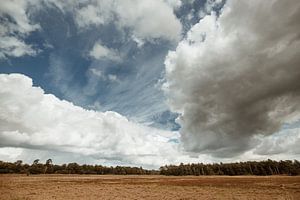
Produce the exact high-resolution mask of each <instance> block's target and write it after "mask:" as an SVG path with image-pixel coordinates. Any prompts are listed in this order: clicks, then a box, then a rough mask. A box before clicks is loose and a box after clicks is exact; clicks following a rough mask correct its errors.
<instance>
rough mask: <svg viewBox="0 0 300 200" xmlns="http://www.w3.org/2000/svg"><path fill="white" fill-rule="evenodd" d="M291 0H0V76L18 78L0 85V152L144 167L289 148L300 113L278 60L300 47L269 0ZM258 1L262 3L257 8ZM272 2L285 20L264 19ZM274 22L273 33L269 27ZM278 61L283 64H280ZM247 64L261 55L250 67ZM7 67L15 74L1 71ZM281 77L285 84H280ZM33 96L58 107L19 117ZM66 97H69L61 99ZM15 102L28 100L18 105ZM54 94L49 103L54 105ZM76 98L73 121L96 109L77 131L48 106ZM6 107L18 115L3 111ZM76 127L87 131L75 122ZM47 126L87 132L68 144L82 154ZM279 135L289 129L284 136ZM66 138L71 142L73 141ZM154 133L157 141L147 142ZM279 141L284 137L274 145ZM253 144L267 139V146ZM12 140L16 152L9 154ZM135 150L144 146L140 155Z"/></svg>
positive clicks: (285, 152)
mask: <svg viewBox="0 0 300 200" xmlns="http://www.w3.org/2000/svg"><path fill="white" fill-rule="evenodd" d="M261 4H262V5H261ZM294 4H297V5H298V3H296V2H294V1H293V0H291V2H290V3H288V4H287V5H284V6H283V5H281V3H279V2H278V1H277V0H273V1H272V2H271V3H261V2H259V1H253V2H252V3H247V2H244V1H243V2H238V1H235V0H230V1H225V0H223V1H222V0H157V1H147V0H142V1H134V0H126V1H119V0H115V1H107V0H82V1H79V2H76V3H75V2H72V1H60V0H49V1H47V0H43V1H37V0H22V1H19V2H17V1H8V2H5V3H4V2H2V5H1V6H0V23H1V26H0V37H1V40H0V44H1V47H0V74H2V75H3V81H4V79H5V80H6V79H7V81H4V82H2V84H3V85H4V84H6V83H7V82H11V83H12V84H17V83H14V81H13V80H15V81H16V82H19V84H20V85H19V86H16V88H18V87H19V88H23V89H21V90H22V91H19V92H20V94H17V93H13V92H12V91H13V90H12V89H9V90H8V91H6V93H3V95H2V96H1V98H2V100H3V102H9V103H6V104H3V106H4V107H5V108H3V111H1V112H3V113H4V110H6V109H8V108H11V109H12V110H8V111H6V112H7V113H11V115H10V114H3V116H2V118H1V119H2V120H3V122H2V121H1V123H2V124H4V125H5V127H6V128H3V130H1V131H2V134H3V136H1V137H2V139H3V141H4V142H2V143H1V144H0V146H1V148H2V150H1V151H0V159H1V158H3V159H8V160H9V159H16V158H22V159H25V160H26V161H29V160H30V159H33V157H34V156H38V157H42V158H44V157H45V159H46V157H49V156H52V157H53V156H56V160H58V161H59V162H60V161H61V162H62V160H64V159H66V158H67V157H68V158H70V161H72V160H71V159H74V160H76V161H78V162H92V163H93V162H95V163H97V162H100V161H101V162H104V163H107V164H116V163H118V164H130V165H136V164H138V165H139V164H140V165H144V166H146V167H150V168H151V167H153V166H155V167H156V166H159V164H161V163H159V162H157V161H156V160H157V158H159V159H161V162H165V163H176V162H181V161H187V162H190V161H195V162H198V161H208V162H209V161H223V160H225V161H226V160H240V159H243V158H249V159H263V158H265V157H272V156H274V158H284V157H287V158H294V157H297V156H298V155H299V154H298V153H300V152H299V151H298V149H295V147H294V146H295V143H297V142H298V140H299V139H297V137H298V136H297V134H296V133H298V132H299V131H298V127H299V125H298V124H299V119H300V117H299V115H298V114H299V112H298V111H299V107H298V103H297V101H298V93H297V92H298V89H299V87H298V85H297V84H296V83H295V80H297V78H298V77H297V76H296V75H294V76H292V77H291V78H290V79H286V78H285V77H286V76H288V75H289V72H288V71H293V70H294V71H295V70H297V68H296V67H294V66H295V64H294V63H297V62H298V60H297V59H296V57H295V56H294V54H295V53H297V52H298V51H299V50H298V49H297V46H295V45H294V44H295V42H291V41H293V38H294V36H293V32H295V30H297V27H298V26H296V25H295V26H291V25H289V23H286V21H290V22H291V23H290V24H293V22H294V20H295V19H296V17H291V16H287V15H286V14H284V13H282V12H279V11H281V10H280V9H279V10H276V9H277V8H278V7H280V8H281V7H284V8H285V9H290V12H291V13H295V16H297V13H298V11H296V10H293V7H294V6H293V5H294ZM263 6H265V7H270V8H272V9H269V10H267V11H264V10H262V9H259V8H261V7H263ZM272 6H273V7H272ZM251 9H256V10H257V14H256V15H255V14H253V13H251ZM268 12H269V13H268ZM274 12H277V13H278V16H276V20H277V22H276V23H277V24H279V25H280V26H283V27H285V28H280V27H278V26H274V23H275V21H272V20H271V19H268V20H266V16H268V15H271V14H273V13H274ZM284 20H285V21H284ZM246 21H247V22H248V25H249V26H247V23H245V22H246ZM263 21H265V24H263ZM257 27H259V28H257ZM265 27H273V28H269V29H266V28H265ZM275 32H277V33H278V34H277V35H275V36H274V37H271V35H272V34H274V33H275ZM289 42H290V43H289ZM270 44H272V45H270ZM287 44H289V45H287ZM280 45H281V47H279V46H280ZM293 45H294V46H293ZM293 49H296V50H295V51H292V50H293ZM266 52H267V53H266ZM274 52H275V53H274ZM284 52H285V53H284ZM266 55H267V56H266ZM251 56H252V57H253V58H255V59H252V57H251ZM277 58H282V60H283V61H278V60H277ZM286 58H289V59H290V61H287V60H285V59H286ZM280 62H282V63H281V64H279V63H280ZM261 64H262V65H261ZM283 64H286V65H289V66H291V67H290V68H288V69H286V71H285V70H283V71H284V72H282V68H280V66H282V65H283ZM258 66H264V67H263V68H261V69H260V70H258V68H257V67H258ZM11 73H14V74H19V75H21V76H16V77H15V75H13V76H11V77H10V78H7V77H6V76H5V75H4V74H11ZM269 73H274V74H275V75H276V74H277V75H278V79H273V78H272V77H269V76H267V74H269ZM282 74H284V75H282ZM295 74H296V73H295ZM285 75H286V76H285ZM17 80H19V81H17ZM30 80H32V82H33V85H31V84H30ZM282 82H284V83H286V84H283V85H284V86H282V88H281V89H280V88H279V85H280V84H279V83H282ZM21 84H24V85H21ZM26 85H27V86H26ZM25 86H26V87H25ZM7 87H10V86H7ZM11 87H12V88H14V87H15V86H14V85H12V86H11ZM28 88H30V89H28ZM38 88H41V90H42V92H41V91H40V90H39V89H38ZM253 88H255V90H253ZM258 88H260V89H258ZM278 88H279V89H278ZM293 88H296V89H293ZM245 91H247V92H245ZM7 93H9V94H10V95H11V97H10V99H8V97H9V96H7ZM31 93H32V95H33V96H35V95H36V99H34V100H30V101H29V102H27V97H26V95H27V94H31ZM47 94H51V95H53V96H54V97H55V99H54V100H53V99H52V96H51V95H50V96H49V95H47ZM241 94H242V95H241ZM290 94H293V95H290ZM16 98H21V99H22V98H24V102H23V101H20V102H19V101H17V102H14V101H13V100H12V99H15V100H16ZM40 99H44V100H40ZM44 101H45V102H48V103H45V102H44ZM32 102H35V103H34V104H35V105H34V106H35V107H37V108H36V109H37V110H39V109H40V110H44V109H46V107H47V109H46V111H45V115H51V112H53V113H54V114H53V116H57V118H55V119H48V118H47V119H44V121H42V120H41V121H39V120H38V119H31V118H30V119H31V120H32V122H28V123H29V124H30V125H28V123H27V122H26V120H27V119H26V120H25V119H24V118H23V117H21V116H23V114H24V117H25V118H26V116H28V115H29V113H31V112H32V110H31V109H29V108H30V106H32V104H33V103H32ZM66 102H68V103H70V105H69V104H67V105H65V103H66ZM262 102H263V103H262ZM18 103H19V104H20V105H19V104H18ZM26 103H28V109H27V110H22V109H24V107H23V106H22V105H23V104H26ZM57 105H60V106H58V107H59V108H57V109H54V108H56V106H57ZM286 105H288V106H286ZM18 106H20V107H18ZM65 106H66V107H65ZM72 106H73V107H72ZM14 107H17V108H18V109H17V108H14ZM50 108H51V109H52V111H51V109H50ZM61 108H65V109H61ZM77 108H80V109H81V108H82V109H84V110H85V112H82V114H79V115H78V118H76V119H77V120H79V121H81V120H82V121H83V122H84V123H83V124H85V119H83V118H81V117H87V116H88V117H89V118H90V117H91V119H92V120H90V121H93V120H94V118H93V117H92V116H94V114H93V112H94V111H95V112H96V116H97V117H96V118H97V119H98V118H99V119H102V121H99V122H98V123H95V124H93V123H92V124H90V122H86V123H87V125H85V126H84V125H82V126H80V127H78V131H77V130H73V128H72V127H71V126H72V125H70V122H71V121H72V122H74V123H76V120H75V119H73V118H72V117H70V118H69V117H66V119H64V118H60V117H61V114H59V113H65V114H64V115H65V116H67V115H71V114H70V113H73V111H71V110H72V109H77ZM49 109H50V110H49ZM60 109H61V110H60ZM20 110H21V111H22V112H21V111H20ZM15 112H20V113H18V114H17V113H15ZM78 113H81V111H80V112H79V111H78ZM17 115H19V116H20V119H18V120H16V119H15V118H14V116H17ZM94 117H95V116H94ZM111 118H112V119H115V120H116V122H114V120H111ZM125 119H126V120H128V123H127V122H126V123H125V121H126V120H125ZM255 119H257V120H255ZM52 120H54V121H56V123H57V124H58V125H57V127H56V126H55V127H53V130H52V131H49V130H48V129H45V128H42V125H43V126H45V123H46V122H47V123H46V124H51V123H54V122H53V121H52ZM64 120H65V121H64ZM74 120H75V121H74ZM103 120H104V121H106V120H108V122H103ZM110 120H111V121H110ZM124 120H125V121H124ZM25 122H26V123H25ZM33 122H36V123H37V124H39V125H37V126H38V127H41V129H37V128H36V126H35V125H34V124H31V123H33ZM115 123H116V124H117V125H115V126H114V125H113V124H115ZM97 124H101V125H97ZM49 126H50V125H49ZM89 126H91V127H92V128H90V127H89ZM3 127H4V126H3ZM7 127H9V128H7ZM12 127H13V128H12ZM18 127H19V128H18ZM24 127H25V128H24ZM62 127H64V128H62ZM87 127H88V128H87ZM125 127H126V128H128V130H127V129H126V130H125V129H124V128H125ZM129 127H130V128H129ZM282 127H283V128H282ZM23 128H24V129H23ZM46 128H47V127H46ZM49 128H50V127H49ZM87 129H88V130H89V131H90V132H88V133H86V131H87ZM28 130H30V131H29V132H28ZM56 130H57V131H58V132H60V131H62V132H64V131H70V134H71V135H70V137H71V138H72V137H74V138H76V137H77V136H78V134H79V135H81V137H83V138H84V139H83V140H84V141H87V144H84V145H83V146H80V145H79V146H80V148H82V149H83V150H82V151H83V152H85V153H83V155H85V156H86V157H85V159H83V158H82V157H81V156H80V155H81V154H80V153H78V151H76V150H73V149H70V148H69V147H68V145H67V144H63V143H61V141H60V140H58V139H57V138H60V137H61V135H55V133H54V132H55V131H56ZM79 130H80V131H79ZM108 130H110V131H108ZM139 130H140V132H142V133H139V134H138V133H136V132H139ZM7 131H14V134H15V133H16V132H18V133H19V134H21V135H22V134H25V135H28V137H32V136H33V135H38V136H41V135H40V134H49V138H50V140H51V138H52V139H55V141H56V142H53V143H49V144H48V143H45V144H46V146H47V145H48V147H47V148H44V149H43V148H40V146H41V144H44V142H45V141H43V140H42V139H41V140H39V141H36V142H28V141H27V140H26V141H27V142H26V141H25V139H24V138H22V137H21V136H20V135H18V134H17V135H15V136H13V137H15V138H19V137H20V141H19V140H16V139H12V138H7V137H6V134H7ZM126 131H127V132H128V133H126ZM285 131H286V133H285ZM73 132H74V133H73ZM149 132H151V134H150V135H151V136H148V134H149ZM152 132H153V135H152ZM106 133H107V134H112V135H114V134H116V135H115V136H111V137H115V138H114V139H112V141H115V142H117V143H121V144H123V142H124V148H126V142H127V143H128V145H129V146H130V145H132V146H131V149H132V151H129V152H127V153H125V154H122V153H120V152H122V151H123V150H122V148H121V147H123V146H122V145H121V147H120V148H121V150H120V149H118V148H113V149H109V148H107V149H108V150H107V149H106V150H107V151H104V150H105V148H106V147H105V145H104V146H101V145H102V143H101V145H100V143H93V142H92V141H94V140H95V139H92V138H94V136H95V134H96V135H97V136H99V137H103V138H106V137H109V136H106ZM11 134H12V135H13V133H11ZM84 134H86V136H84ZM130 134H132V135H130ZM135 134H137V135H135ZM285 134H286V135H285ZM82 135H83V136H82ZM121 135H123V137H125V138H127V137H128V138H131V139H128V138H127V139H128V140H124V141H123V140H122V139H120V138H118V137H120V136H121ZM281 136H282V137H283V136H288V137H290V138H292V139H291V140H290V141H289V142H287V141H283V139H282V138H281ZM133 137H138V138H139V137H140V138H141V141H145V142H144V143H145V144H142V146H143V145H144V146H145V149H140V148H139V145H141V144H140V143H138V142H137V141H139V140H135V139H133ZM149 137H150V139H149ZM270 137H271V139H270ZM272 138H274V140H273V139H272ZM56 139H57V140H56ZM74 140H75V139H74ZM13 141H19V142H17V143H14V142H13ZM112 141H110V140H108V141H107V142H108V143H107V144H108V145H113V144H114V143H113V142H112ZM157 141H159V142H157ZM131 142H132V143H131ZM147 142H149V147H148V146H147V145H146V144H148V143H147ZM75 143H76V142H74V144H73V143H72V145H74V146H76V145H75ZM142 143H143V142H142ZM276 144H277V145H278V144H279V146H280V148H279V149H277V148H276ZM155 145H158V146H157V149H156V150H157V151H156V150H154V149H153V148H155ZM286 145H287V146H290V147H283V146H286ZM146 146H147V148H146ZM151 146H152V147H151ZM164 146H166V147H164ZM263 146H268V147H269V149H273V150H270V153H266V152H267V151H266V149H264V148H263ZM150 147H151V148H150ZM14 148H15V149H16V152H19V153H17V154H16V155H15V156H8V155H9V154H11V153H10V152H11V151H13V149H14ZM74 148H75V147H74ZM78 148H79V147H78ZM103 148H104V149H103ZM149 148H150V149H149ZM164 148H169V150H168V151H170V152H174V155H173V156H170V155H169V154H165V153H161V152H160V151H165V149H164ZM34 149H35V150H34ZM36 149H39V150H36ZM146 150H148V151H149V152H152V153H149V155H148V154H147V156H144V157H143V156H141V155H145V152H144V151H146ZM57 152H58V153H57ZM100 152H101V154H103V155H102V156H100ZM123 152H124V151H123ZM274 152H276V153H274ZM29 155H30V156H29ZM33 155H34V156H33ZM245 155H246V156H245ZM141 157H143V158H141ZM54 160H55V159H54Z"/></svg>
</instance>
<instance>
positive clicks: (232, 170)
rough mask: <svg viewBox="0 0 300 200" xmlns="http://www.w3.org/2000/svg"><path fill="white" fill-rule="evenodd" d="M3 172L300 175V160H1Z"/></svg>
mask: <svg viewBox="0 0 300 200" xmlns="http://www.w3.org/2000/svg"><path fill="white" fill-rule="evenodd" d="M0 173H2V174H3V173H18V174H27V175H30V174H99V175H103V174H116V175H167V176H187V175H194V176H201V175H229V176H240V175H258V176H267V175H289V176H296V175H300V162H299V161H298V160H294V161H291V160H280V161H274V160H270V159H269V160H265V161H247V162H236V163H213V164H203V163H197V164H194V163H193V164H183V163H181V164H180V165H165V166H162V167H160V168H159V170H147V169H143V168H142V167H128V166H115V167H112V166H111V167H107V166H102V165H86V164H84V165H79V164H77V163H68V164H62V165H57V164H53V162H52V159H48V160H47V161H46V162H45V163H44V164H43V163H40V162H39V159H36V160H34V161H33V163H32V164H27V163H23V161H21V160H18V161H16V162H13V163H12V162H4V161H0Z"/></svg>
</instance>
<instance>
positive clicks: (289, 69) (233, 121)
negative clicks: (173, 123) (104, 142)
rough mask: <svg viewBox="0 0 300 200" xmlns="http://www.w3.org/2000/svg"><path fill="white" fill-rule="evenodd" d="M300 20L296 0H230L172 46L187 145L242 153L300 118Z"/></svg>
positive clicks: (175, 99) (171, 90)
mask: <svg viewBox="0 0 300 200" xmlns="http://www.w3.org/2000/svg"><path fill="white" fill-rule="evenodd" d="M254 11H255V12H254ZM299 20H300V2H299V1H296V0H288V1H284V2H283V1H279V0H271V1H259V0H253V1H238V0H229V1H227V3H226V4H225V6H224V8H223V11H222V14H221V15H220V16H219V17H217V16H216V15H215V14H212V15H209V16H206V17H205V18H203V19H202V20H200V22H199V23H198V24H196V25H195V26H194V27H192V29H191V30H190V31H189V32H188V35H187V38H186V39H185V40H183V41H181V42H180V43H179V44H178V46H177V48H176V51H171V52H169V54H168V56H167V57H166V60H165V66H166V81H167V82H166V84H165V85H164V89H165V91H166V94H167V95H168V98H169V99H168V103H169V105H170V107H171V108H172V110H173V111H176V112H179V113H181V115H182V116H181V117H180V119H179V123H180V124H181V126H182V129H181V130H180V132H181V135H182V142H183V144H184V146H185V148H186V150H189V151H194V152H202V153H210V154H214V155H216V156H234V155H236V154H240V153H242V152H244V151H247V150H249V149H251V148H254V147H255V146H256V145H257V144H259V143H260V142H259V141H260V140H258V138H257V137H255V136H257V135H262V136H268V135H272V134H273V133H275V132H277V131H279V130H280V127H281V125H282V124H283V123H284V122H285V123H292V122H293V121H295V120H298V119H299V118H300V112H299V110H300V103H299V102H300V101H299V100H300V95H299V94H300V85H299V83H300V82H299V80H300V76H299V74H300V71H299V64H300V59H299V53H300V40H299V39H300V38H299V30H300V24H299V23H298V21H299Z"/></svg>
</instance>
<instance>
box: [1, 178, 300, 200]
mask: <svg viewBox="0 0 300 200" xmlns="http://www.w3.org/2000/svg"><path fill="white" fill-rule="evenodd" d="M0 199H5V200H7V199H13V200H19V199H20V200H21V199H73V200H74V199H151V200H152V199H278V200H283V199H291V200H298V199H300V177H287V176H271V177H255V176H240V177H228V176H221V177H220V176H200V177H190V176H186V177H166V176H117V175H104V176H94V175H93V176H86V175H35V176H33V175H32V176H24V175H0Z"/></svg>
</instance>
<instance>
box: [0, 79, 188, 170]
mask: <svg viewBox="0 0 300 200" xmlns="http://www.w3.org/2000/svg"><path fill="white" fill-rule="evenodd" d="M0 85H1V87H0V124H1V125H0V146H1V147H5V148H6V147H9V148H26V149H35V150H36V151H38V150H41V151H52V152H53V151H57V152H62V153H64V152H65V153H72V154H77V155H82V156H87V157H89V158H93V159H96V160H101V159H104V160H114V161H119V162H122V163H125V164H136V165H143V166H155V167H157V166H159V165H161V164H165V163H170V162H177V160H178V159H184V160H186V159H189V158H188V156H184V155H183V154H182V153H180V147H179V145H178V144H176V143H170V142H169V140H170V139H176V138H178V134H176V133H175V132H169V131H162V130H158V129H154V128H149V127H145V126H143V125H139V124H136V123H133V122H130V121H128V120H127V119H126V118H125V117H123V116H121V115H119V114H118V113H116V112H111V111H108V112H96V111H92V110H85V109H83V108H81V107H78V106H74V105H73V104H72V103H70V102H67V101H64V100H59V99H58V98H56V97H55V96H53V95H51V94H45V93H44V91H43V90H42V89H41V88H39V87H34V86H32V80H31V79H30V78H28V77H26V76H24V75H20V74H9V75H7V74H1V75H0ZM5 152H9V151H8V150H7V149H1V151H0V156H1V157H2V158H3V157H4V158H7V156H6V154H5ZM14 158H20V152H19V153H18V155H15V156H14ZM21 158H22V157H21Z"/></svg>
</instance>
